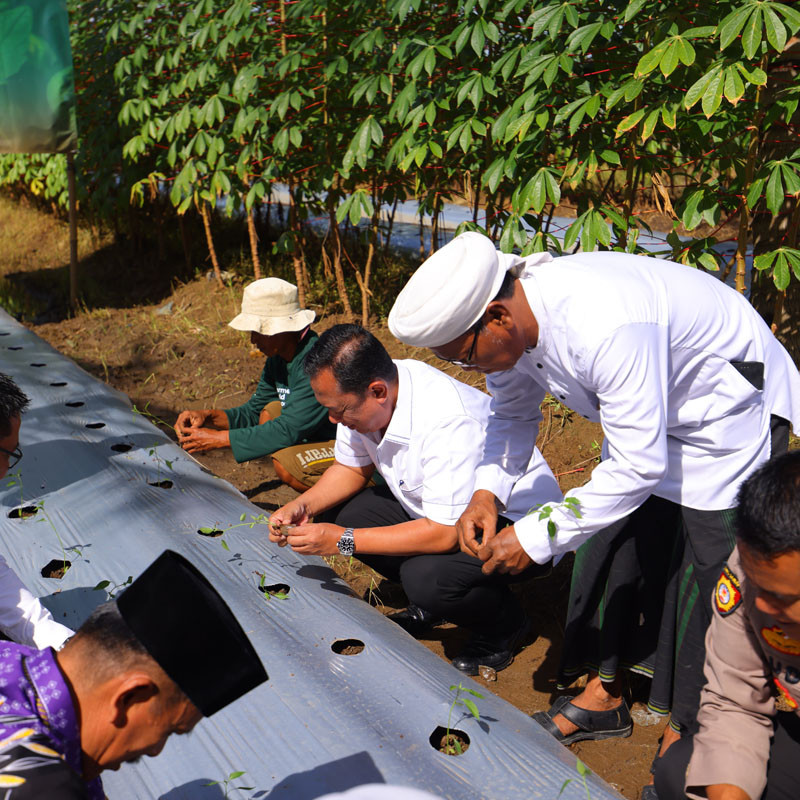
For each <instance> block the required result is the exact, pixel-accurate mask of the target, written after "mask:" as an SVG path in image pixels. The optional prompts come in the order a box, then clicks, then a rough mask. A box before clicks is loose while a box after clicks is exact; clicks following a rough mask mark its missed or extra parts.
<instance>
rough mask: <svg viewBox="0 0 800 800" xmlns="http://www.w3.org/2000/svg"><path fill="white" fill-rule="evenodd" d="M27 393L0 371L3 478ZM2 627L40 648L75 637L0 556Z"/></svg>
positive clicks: (13, 458) (17, 452) (16, 455)
mask: <svg viewBox="0 0 800 800" xmlns="http://www.w3.org/2000/svg"><path fill="white" fill-rule="evenodd" d="M29 403H30V400H29V399H28V397H27V395H25V393H24V392H23V391H22V390H21V389H20V388H19V386H17V384H16V383H15V382H14V381H13V380H12V379H11V378H9V377H8V375H3V374H2V373H0V478H4V477H5V476H6V475H7V474H8V471H9V470H10V469H11V468H12V467H14V466H16V465H17V463H19V461H20V459H21V458H22V449H21V448H20V446H19V429H20V424H21V422H22V412H23V411H24V410H25V409H26V408H27V407H28V404H29ZM0 630H2V631H3V633H4V634H6V636H8V637H9V638H11V639H13V640H14V641H15V642H19V643H20V644H27V645H29V646H31V647H35V648H37V649H39V650H42V649H44V648H45V647H54V648H56V649H58V648H59V647H61V645H62V644H63V643H64V641H65V640H66V639H68V638H69V637H70V636H72V633H73V632H72V630H70V629H69V628H68V627H66V625H62V624H61V623H60V622H56V621H55V620H54V619H53V616H52V614H51V613H50V612H49V611H48V610H47V609H46V608H45V607H44V606H43V605H42V604H41V603H40V602H39V598H38V597H36V596H35V595H33V594H31V592H30V590H29V589H28V588H27V587H26V586H25V584H23V583H22V581H21V580H20V579H19V578H18V577H17V574H16V572H14V570H13V569H11V567H9V566H8V564H7V563H6V560H5V558H3V556H2V555H0Z"/></svg>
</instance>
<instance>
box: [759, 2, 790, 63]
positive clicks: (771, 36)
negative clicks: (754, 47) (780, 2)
mask: <svg viewBox="0 0 800 800" xmlns="http://www.w3.org/2000/svg"><path fill="white" fill-rule="evenodd" d="M763 12H764V28H765V29H766V31H767V39H768V40H769V43H770V44H771V45H772V46H773V47H774V48H775V49H776V50H777V51H778V52H779V53H782V52H783V48H784V47H786V28H785V27H784V26H783V22H781V20H780V18H779V17H778V15H777V14H776V13H775V12H774V11H773V10H772V9H771V8H770V7H769V6H768V5H765V6H764V7H763Z"/></svg>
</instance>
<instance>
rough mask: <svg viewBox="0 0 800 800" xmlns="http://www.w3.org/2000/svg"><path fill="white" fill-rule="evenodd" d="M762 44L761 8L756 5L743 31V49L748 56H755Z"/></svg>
mask: <svg viewBox="0 0 800 800" xmlns="http://www.w3.org/2000/svg"><path fill="white" fill-rule="evenodd" d="M760 45H761V8H760V6H756V8H755V9H754V10H753V13H752V14H751V15H750V19H748V20H747V23H746V24H745V26H744V30H743V31H742V49H743V50H744V54H745V55H746V56H747V57H748V58H753V57H754V56H755V54H756V53H757V52H758V48H759V47H760Z"/></svg>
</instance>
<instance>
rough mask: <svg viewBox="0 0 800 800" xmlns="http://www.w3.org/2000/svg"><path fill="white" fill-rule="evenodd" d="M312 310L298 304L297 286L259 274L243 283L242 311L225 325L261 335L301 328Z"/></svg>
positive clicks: (311, 314) (310, 317) (309, 322)
mask: <svg viewBox="0 0 800 800" xmlns="http://www.w3.org/2000/svg"><path fill="white" fill-rule="evenodd" d="M314 317H316V313H315V312H313V311H309V310H308V309H303V308H300V301H299V300H298V299H297V287H296V286H294V285H292V284H291V283H287V282H286V281H282V280H281V279H280V278H261V280H257V281H253V282H252V283H250V284H248V285H247V286H245V287H244V294H243V295H242V313H241V314H238V315H237V316H235V317H234V318H233V319H232V320H231V321H230V322H229V323H228V325H230V326H231V328H235V329H236V330H237V331H255V332H256V333H262V334H264V335H265V336H274V335H275V334H276V333H285V332H287V331H301V330H303V328H305V327H306V326H307V325H310V324H311V323H312V322H313V321H314Z"/></svg>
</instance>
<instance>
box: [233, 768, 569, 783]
mask: <svg viewBox="0 0 800 800" xmlns="http://www.w3.org/2000/svg"><path fill="white" fill-rule="evenodd" d="M581 774H582V773H581ZM242 775H244V770H239V771H237V772H231V774H230V775H228V780H229V781H233V780H236V778H241V777H242Z"/></svg>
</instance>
